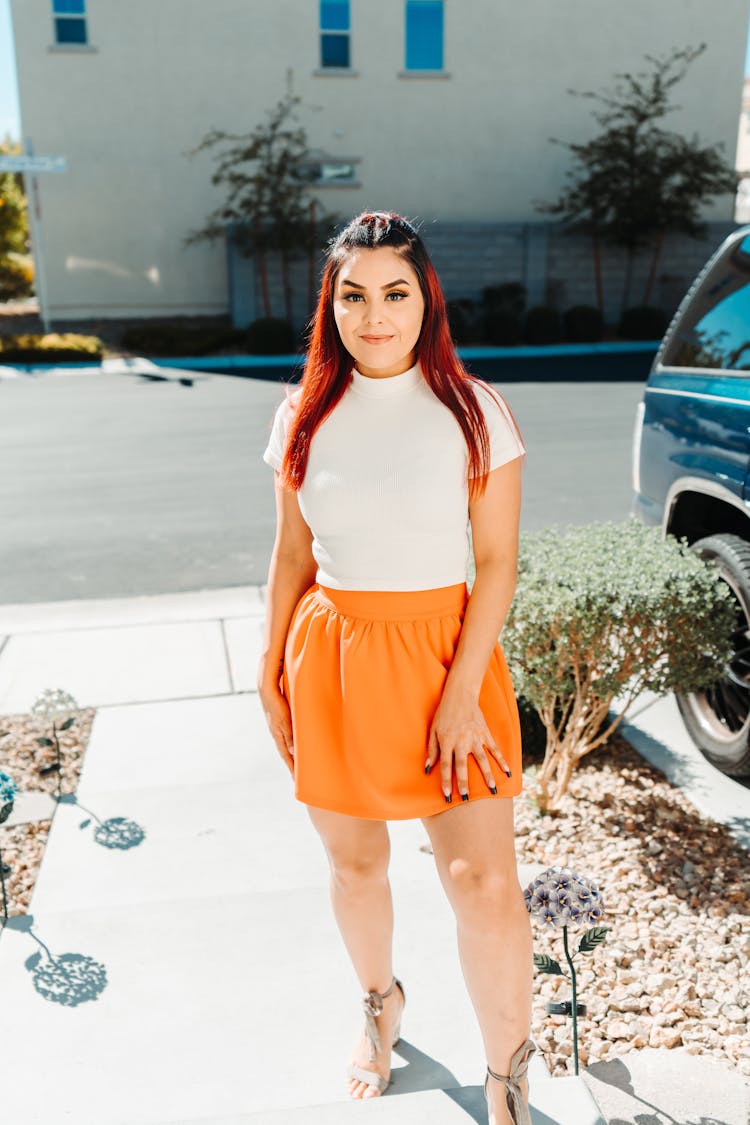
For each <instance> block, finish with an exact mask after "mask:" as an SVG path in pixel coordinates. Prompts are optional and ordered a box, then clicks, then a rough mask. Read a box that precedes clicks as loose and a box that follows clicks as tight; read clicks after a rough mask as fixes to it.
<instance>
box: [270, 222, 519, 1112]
mask: <svg viewBox="0 0 750 1125" xmlns="http://www.w3.org/2000/svg"><path fill="white" fill-rule="evenodd" d="M525 454H526V450H525V447H524V444H523V441H522V438H521V435H520V432H519V429H518V426H517V425H516V422H515V419H514V418H513V415H512V413H511V411H510V409H509V408H508V406H507V403H505V401H504V399H503V398H502V396H499V395H496V394H495V393H494V392H493V391H492V390H491V389H490V387H489V386H488V384H486V383H484V382H482V381H481V380H479V379H476V378H475V377H473V376H471V375H469V374H468V373H467V372H466V370H465V369H464V367H463V366H462V364H461V361H460V360H459V358H458V356H457V355H456V352H455V348H454V346H453V342H452V340H451V336H450V332H449V328H448V322H447V318H446V309H445V300H444V297H443V294H442V292H441V288H440V283H439V281H438V278H437V274H436V272H435V269H434V267H433V265H432V263H431V261H430V259H429V256H428V254H427V251H426V248H425V246H424V244H423V242H422V239H421V238H420V236H419V234H418V233H417V231H416V230H415V229H414V227H413V226H412V225H411V224H410V223H408V222H407V221H406V220H405V219H403V218H402V217H401V216H399V215H397V214H395V213H392V212H375V213H367V212H365V213H363V214H361V215H358V216H357V217H356V218H354V219H353V220H352V221H351V222H350V223H349V224H348V226H347V227H346V228H345V229H344V230H343V231H342V232H341V233H340V234H339V235H338V237H336V238H335V239H332V240H331V243H330V244H329V246H328V252H327V261H326V266H325V269H324V272H323V276H322V280H321V289H320V297H319V301H318V306H317V309H316V312H315V315H314V317H313V319H312V321H311V334H310V342H309V349H308V355H307V362H306V366H305V371H304V376H303V378H302V380H301V383H300V386H299V387H298V388H297V389H296V390H294V391H293V392H290V393H289V394H288V396H287V397H286V398H285V399H284V400H283V401H282V403H281V405H280V406H279V408H278V409H277V411H276V414H275V417H274V422H273V428H272V432H271V435H270V438H269V441H268V446H267V448H266V450H265V452H264V454H263V459H264V460H265V461H266V462H267V463H268V464H269V465H272V466H273V468H274V470H275V473H274V481H275V496H276V506H277V531H276V540H275V543H274V548H273V553H272V557H271V563H270V567H269V575H268V592H267V615H266V620H265V625H264V639H263V651H262V656H261V659H260V662H259V666H258V680H257V683H258V692H259V695H260V699H261V703H262V705H263V709H264V712H265V715H266V720H267V723H268V726H269V729H270V731H271V734H272V735H273V738H274V740H275V742H276V746H277V748H278V751H279V753H280V755H281V757H282V759H283V761H284V762H285V764H286V766H287V768H288V769H289V771H290V773H291V774H292V776H293V778H294V793H295V797H296V798H297V799H298V800H300V801H302V802H304V803H305V805H306V806H307V811H308V813H309V815H310V819H311V820H312V823H313V825H314V827H315V829H316V830H317V832H318V833H319V835H320V837H321V839H322V842H323V845H324V847H325V850H326V854H327V858H328V861H329V864H330V868H331V897H332V903H333V909H334V914H335V917H336V921H337V923H338V925H339V928H340V930H341V933H342V937H343V939H344V942H345V944H346V947H347V950H348V952H349V954H350V956H351V958H352V962H353V965H354V968H355V971H356V973H357V975H358V977H359V980H360V982H361V984H362V987H363V989H365V990H366V995H365V997H364V1000H363V1007H364V1011H365V1016H366V1018H365V1023H364V1027H363V1029H362V1033H361V1035H360V1038H359V1040H358V1042H357V1044H356V1046H355V1048H354V1053H353V1056H352V1059H351V1063H350V1066H349V1068H348V1075H349V1092H350V1094H351V1096H352V1097H354V1098H360V1097H373V1096H377V1095H379V1094H381V1093H383V1091H384V1090H385V1089H386V1087H387V1086H388V1084H389V1080H390V1048H391V1046H392V1045H395V1043H396V1042H397V1041H398V1037H399V1034H400V1024H401V1012H402V1009H403V1006H404V1003H405V994H404V989H403V986H402V984H401V982H400V981H399V980H397V978H396V977H394V976H393V973H392V965H391V943H392V933H393V905H392V900H391V893H390V884H389V882H388V860H389V854H390V839H389V836H388V830H387V824H386V821H387V820H388V819H402V818H412V817H416V816H419V817H421V818H422V823H423V824H424V826H425V828H426V830H427V832H428V834H429V837H430V840H431V843H432V850H433V853H434V856H435V861H436V864H437V868H438V873H439V877H440V880H441V883H442V885H443V887H444V889H445V891H446V894H447V896H448V899H449V901H450V903H451V906H452V907H453V909H454V911H455V914H456V919H457V928H458V943H459V956H460V960H461V966H462V971H463V974H464V977H465V980H466V984H467V987H468V990H469V994H470V998H471V1001H472V1003H473V1005H474V1009H475V1011H476V1014H477V1017H478V1021H479V1024H480V1028H481V1032H482V1037H483V1041H484V1045H485V1050H486V1055H487V1063H488V1067H487V1075H486V1077H485V1085H484V1088H485V1096H486V1098H487V1102H488V1109H489V1121H490V1125H506V1123H508V1125H510V1123H515V1125H519V1123H521V1122H524V1123H526V1125H530V1121H531V1119H530V1117H529V1110H528V1080H527V1078H526V1077H525V1075H526V1068H527V1065H528V1059H529V1058H530V1057H531V1055H532V1053H533V1052H534V1051H535V1049H536V1048H535V1045H534V1044H533V1043H532V1042H531V1040H530V1039H529V1038H528V1034H529V1025H530V1020H531V980H532V970H533V955H532V942H531V927H530V920H529V915H528V912H527V910H526V906H525V903H524V899H523V894H522V891H521V887H520V884H519V882H518V875H517V871H516V863H515V851H514V840H513V801H512V798H513V797H514V796H517V795H518V794H519V793H520V792H521V790H522V772H521V736H520V724H519V717H518V708H517V704H516V699H515V696H514V693H513V686H512V682H511V680H510V675H509V673H508V668H507V665H506V662H505V657H504V654H503V651H502V648H501V646H500V643H499V641H498V639H497V638H498V634H499V632H500V629H501V626H502V624H503V621H504V620H505V617H506V614H507V611H508V608H509V606H510V603H511V600H512V598H513V593H514V589H515V583H516V567H517V555H518V523H519V515H520V502H521V464H522V461H523V459H524V457H525ZM485 474H486V475H485ZM469 521H470V523H471V530H472V540H473V550H474V557H475V563H476V578H475V581H474V585H473V587H472V590H471V595H470V596H469V591H468V586H467V569H466V567H467V560H468V551H469V539H468V524H469ZM454 773H455V777H454ZM459 796H460V798H461V800H458V798H459ZM490 1078H495V1079H497V1082H494V1081H492V1082H491V1081H490ZM498 1091H499V1092H498Z"/></svg>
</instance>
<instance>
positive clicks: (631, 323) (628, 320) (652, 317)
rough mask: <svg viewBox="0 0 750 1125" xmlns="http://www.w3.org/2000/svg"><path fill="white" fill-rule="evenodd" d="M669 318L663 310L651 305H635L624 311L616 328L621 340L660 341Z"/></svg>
mask: <svg viewBox="0 0 750 1125" xmlns="http://www.w3.org/2000/svg"><path fill="white" fill-rule="evenodd" d="M668 324H669V317H668V316H667V314H666V313H665V312H664V311H663V309H657V308H654V307H653V306H652V305H635V306H634V307H633V308H631V309H625V312H624V313H623V314H622V316H621V317H620V323H619V324H618V326H617V334H618V336H621V337H622V338H623V340H661V338H662V336H663V335H664V333H665V332H666V330H667V326H668Z"/></svg>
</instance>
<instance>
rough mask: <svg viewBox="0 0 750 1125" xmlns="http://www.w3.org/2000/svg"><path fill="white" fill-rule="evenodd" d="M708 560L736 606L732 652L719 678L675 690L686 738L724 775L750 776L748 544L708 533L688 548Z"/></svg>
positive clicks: (727, 535)
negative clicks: (694, 688) (693, 688)
mask: <svg viewBox="0 0 750 1125" xmlns="http://www.w3.org/2000/svg"><path fill="white" fill-rule="evenodd" d="M690 549H691V550H692V551H696V552H697V553H698V554H699V555H700V556H701V557H702V558H704V559H714V560H715V561H716V564H717V566H718V569H719V572H720V574H721V577H722V578H723V580H724V581H725V582H726V583H727V585H728V586H729V588H730V590H731V591H732V593H733V594H734V597H735V600H736V602H737V627H736V629H735V631H734V634H733V641H732V643H733V648H734V652H733V655H732V657H731V659H730V661H729V663H728V664H727V665H726V668H725V671H724V674H723V675H722V676H721V677H720V678H719V679H718V680H716V682H715V683H713V684H712V685H711V686H710V687H709V688H705V689H704V690H703V691H699V692H685V693H681V692H675V693H674V694H675V699H676V701H677V706H678V708H679V710H680V714H681V715H682V718H683V721H684V723H685V726H686V728H687V731H688V734H689V735H690V737H691V738H692V740H693V742H694V743H695V745H696V746H697V747H698V749H699V750H700V751H701V753H702V754H703V755H704V757H706V758H707V759H708V761H709V762H711V764H712V765H714V766H716V768H717V769H720V770H721V771H722V773H725V774H728V775H729V776H730V777H746V776H748V775H750V543H748V542H747V541H746V540H744V539H741V538H740V536H739V535H730V534H720V535H709V536H707V537H706V538H705V539H697V540H696V541H695V542H694V543H692V544H691V545H690Z"/></svg>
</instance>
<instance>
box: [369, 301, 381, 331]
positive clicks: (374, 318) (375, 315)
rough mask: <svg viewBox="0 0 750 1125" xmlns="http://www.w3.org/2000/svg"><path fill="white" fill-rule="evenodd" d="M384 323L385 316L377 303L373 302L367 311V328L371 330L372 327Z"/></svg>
mask: <svg viewBox="0 0 750 1125" xmlns="http://www.w3.org/2000/svg"><path fill="white" fill-rule="evenodd" d="M382 323H383V314H382V312H381V311H380V308H379V306H378V305H377V304H376V303H372V302H371V303H370V306H369V308H368V311H367V316H366V317H365V324H366V326H367V327H368V328H369V327H370V326H371V325H372V326H373V327H374V326H376V325H379V324H382Z"/></svg>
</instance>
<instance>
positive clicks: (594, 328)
mask: <svg viewBox="0 0 750 1125" xmlns="http://www.w3.org/2000/svg"><path fill="white" fill-rule="evenodd" d="M563 328H564V331H565V339H566V340H567V341H568V342H569V343H571V344H595V343H597V341H599V340H601V338H602V336H603V335H604V318H603V316H602V314H601V312H600V311H599V309H598V308H596V306H595V305H572V306H571V307H570V308H569V309H566V310H565V312H564V313H563Z"/></svg>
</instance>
